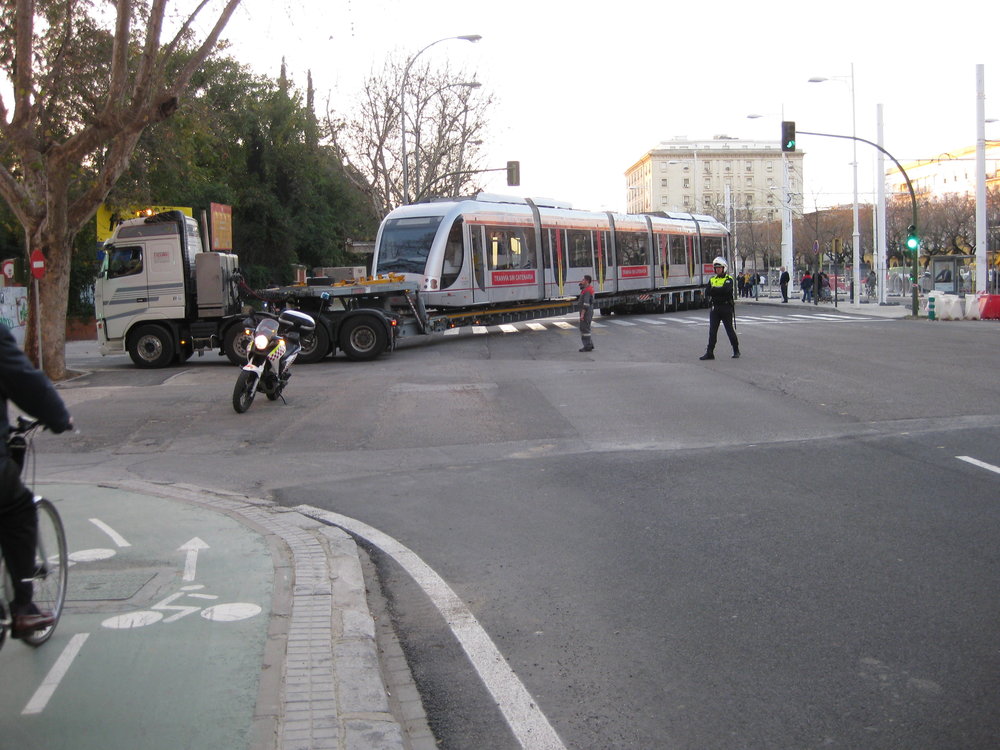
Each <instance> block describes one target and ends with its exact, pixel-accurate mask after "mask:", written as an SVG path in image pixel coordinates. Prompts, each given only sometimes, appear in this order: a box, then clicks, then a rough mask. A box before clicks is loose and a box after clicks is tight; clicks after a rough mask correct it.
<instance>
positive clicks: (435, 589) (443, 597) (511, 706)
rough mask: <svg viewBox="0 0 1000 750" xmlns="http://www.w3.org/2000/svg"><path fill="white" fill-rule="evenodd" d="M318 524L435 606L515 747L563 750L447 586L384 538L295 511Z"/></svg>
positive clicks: (354, 524)
mask: <svg viewBox="0 0 1000 750" xmlns="http://www.w3.org/2000/svg"><path fill="white" fill-rule="evenodd" d="M295 510H297V511H298V512H299V513H302V514H303V515H306V516H309V517H310V518H315V519H316V520H318V521H322V522H324V523H328V524H331V525H333V526H339V527H340V528H342V529H344V530H345V531H347V532H349V533H351V534H355V535H357V536H359V537H361V538H362V539H366V540H367V541H369V542H371V543H372V544H374V545H375V546H376V547H378V548H379V549H381V550H382V551H383V552H385V553H386V554H387V555H389V556H390V557H392V558H393V559H394V560H395V561H396V562H397V563H399V564H400V565H401V566H402V567H403V569H404V570H405V571H406V572H407V573H408V574H409V575H410V577H411V578H412V579H413V580H414V581H415V582H416V583H417V585H418V586H420V588H421V589H423V590H424V592H425V593H426V594H427V596H428V597H429V598H430V599H431V601H432V602H433V603H434V606H435V607H437V609H438V611H439V612H440V613H441V615H442V616H443V617H444V619H445V621H446V622H447V623H448V626H449V627H450V628H451V631H452V633H454V634H455V637H456V638H457V639H458V642H459V643H460V644H461V645H462V649H463V650H464V651H465V653H466V655H467V656H468V657H469V661H470V662H471V663H472V666H473V667H474V668H475V670H476V672H478V673H479V677H480V679H481V680H482V681H483V684H484V685H485V686H486V689H487V690H489V691H490V694H491V695H492V696H493V698H494V700H496V702H497V706H498V707H499V708H500V711H501V712H502V713H503V716H504V719H506V720H507V725H508V726H509V727H510V729H511V732H513V734H514V737H515V738H516V739H517V741H518V742H519V743H520V744H521V747H524V748H532V750H535V749H536V748H537V750H548V749H549V748H551V750H565V748H566V746H565V745H563V743H562V740H560V739H559V735H558V734H556V730H555V729H553V728H552V725H551V724H549V720H548V719H547V718H545V715H544V714H543V713H542V712H541V709H539V707H538V704H537V703H536V702H535V699H534V698H532V697H531V693H529V692H528V689H527V688H526V687H525V686H524V684H523V683H522V682H521V680H519V679H518V677H517V675H516V674H514V670H512V669H511V668H510V665H509V664H508V663H507V660H506V659H504V657H503V655H502V654H501V653H500V650H499V649H498V648H497V647H496V644H494V643H493V641H492V640H491V639H490V637H489V635H488V634H487V633H486V631H485V630H483V627H482V626H481V625H480V624H479V622H478V621H477V620H476V617H475V615H473V614H472V612H471V611H470V610H469V608H468V607H467V606H466V605H465V602H463V601H462V600H461V599H460V598H459V597H458V595H457V594H456V593H455V592H454V591H453V590H452V589H451V587H450V586H449V585H448V584H447V583H446V582H445V581H444V579H443V578H441V576H439V575H438V574H437V573H436V572H434V570H433V569H432V568H431V567H430V566H429V565H428V564H427V563H425V562H424V561H423V560H421V559H420V557H418V556H417V554H416V553H415V552H413V550H411V549H409V548H408V547H406V546H404V545H403V544H401V543H400V542H398V541H396V540H395V539H394V538H392V537H391V536H389V535H388V534H384V533H382V532H381V531H379V530H378V529H376V528H374V527H372V526H369V525H367V524H365V523H362V522H361V521H357V520H355V519H353V518H348V517H347V516H342V515H340V514H339V513H332V512H330V511H325V510H320V509H319V508H314V507H312V506H309V505H300V506H298V507H297V508H295Z"/></svg>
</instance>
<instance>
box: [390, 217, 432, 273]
mask: <svg viewBox="0 0 1000 750" xmlns="http://www.w3.org/2000/svg"><path fill="white" fill-rule="evenodd" d="M440 224H441V217H440V216H426V217H417V218H412V219H393V220H391V221H389V222H388V223H386V225H385V228H384V229H383V230H382V241H381V243H380V244H379V248H378V267H377V268H376V269H375V273H377V274H379V273H420V274H422V273H424V267H425V266H426V264H427V255H428V254H429V253H430V251H431V244H432V243H433V242H434V235H436V234H437V230H438V226H440Z"/></svg>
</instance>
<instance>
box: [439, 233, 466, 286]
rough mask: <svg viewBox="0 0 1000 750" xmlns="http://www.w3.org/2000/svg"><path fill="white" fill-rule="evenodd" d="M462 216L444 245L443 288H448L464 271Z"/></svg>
mask: <svg viewBox="0 0 1000 750" xmlns="http://www.w3.org/2000/svg"><path fill="white" fill-rule="evenodd" d="M462 226H463V222H462V217H461V216H459V217H458V218H457V219H455V223H454V224H452V225H451V231H450V232H448V241H447V242H446V243H445V246H444V258H443V259H442V263H441V288H442V289H447V288H448V287H450V286H451V285H452V284H454V283H455V282H456V281H458V274H459V273H460V272H461V271H462V250H463V247H462Z"/></svg>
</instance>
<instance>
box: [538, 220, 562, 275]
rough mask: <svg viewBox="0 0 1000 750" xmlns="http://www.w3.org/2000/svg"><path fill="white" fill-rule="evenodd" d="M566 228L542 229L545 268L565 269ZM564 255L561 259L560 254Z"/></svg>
mask: <svg viewBox="0 0 1000 750" xmlns="http://www.w3.org/2000/svg"><path fill="white" fill-rule="evenodd" d="M567 247H568V246H567V244H566V230H565V229H554V228H548V229H543V230H542V257H543V263H544V265H545V268H555V269H559V268H561V269H563V270H564V271H565V269H566V267H567V266H566V264H567V262H568V261H567V255H566V248H567ZM560 255H561V256H562V258H561V259H560V257H559V256H560Z"/></svg>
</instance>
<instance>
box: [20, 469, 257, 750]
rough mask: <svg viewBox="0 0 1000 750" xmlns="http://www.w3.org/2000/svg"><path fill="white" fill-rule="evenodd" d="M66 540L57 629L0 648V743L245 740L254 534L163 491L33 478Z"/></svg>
mask: <svg viewBox="0 0 1000 750" xmlns="http://www.w3.org/2000/svg"><path fill="white" fill-rule="evenodd" d="M36 491H39V492H40V493H41V494H44V495H45V496H46V497H49V498H50V499H52V500H53V502H55V504H56V507H57V508H58V510H59V513H60V515H61V516H62V518H63V523H64V526H65V527H66V536H67V546H68V550H69V553H70V559H71V567H70V570H69V586H68V596H67V604H66V609H65V611H64V613H63V617H62V620H61V621H60V623H59V627H58V628H57V630H56V632H55V634H54V635H53V637H52V638H51V639H50V640H49V641H48V642H47V643H46V644H44V645H42V646H41V647H39V648H37V649H34V648H31V647H28V646H25V645H24V644H22V643H20V642H18V641H11V640H8V642H7V643H5V644H4V647H3V650H2V651H0V675H2V678H0V679H2V685H3V687H2V689H0V737H3V740H2V741H0V747H4V748H6V747H12V748H13V747H16V748H19V749H20V750H28V749H29V748H30V749H32V750H33V749H34V748H45V749H46V750H59V749H60V748H73V750H89V748H104V749H106V750H117V749H118V748H135V747H142V748H144V750H158V749H159V748H163V749H164V750H166V749H167V748H170V749H171V750H173V749H175V748H206V749H207V748H245V747H253V746H254V744H255V738H254V734H253V729H254V721H255V712H256V708H257V703H258V694H259V692H260V683H261V669H262V663H263V660H264V651H265V646H266V643H267V636H268V626H269V620H270V615H271V611H272V593H273V592H272V589H273V585H274V575H275V563H274V561H273V560H272V555H271V550H270V549H269V546H268V543H267V541H266V540H265V538H264V536H263V535H262V533H260V532H259V531H258V530H255V529H253V528H251V527H249V526H247V525H246V524H244V523H242V522H240V521H238V520H236V519H234V518H231V517H230V516H228V515H226V514H224V513H221V512H217V511H214V510H211V509H208V508H204V507H200V506H197V505H192V504H190V503H186V502H183V501H180V500H176V499H170V498H168V497H160V496H154V495H149V494H142V493H138V492H132V491H125V490H121V489H116V488H109V487H101V486H94V485H84V484H79V485H77V484H45V485H43V484H39V485H38V486H37V487H36Z"/></svg>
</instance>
